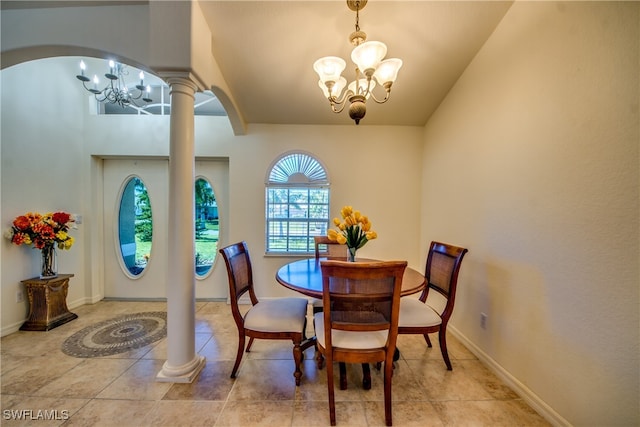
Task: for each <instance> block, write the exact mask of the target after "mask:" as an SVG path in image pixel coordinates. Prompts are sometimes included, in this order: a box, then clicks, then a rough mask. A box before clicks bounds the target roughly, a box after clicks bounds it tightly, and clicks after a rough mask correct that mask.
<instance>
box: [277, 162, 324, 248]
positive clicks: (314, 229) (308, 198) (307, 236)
mask: <svg viewBox="0 0 640 427" xmlns="http://www.w3.org/2000/svg"><path fill="white" fill-rule="evenodd" d="M328 226H329V179H328V177H327V172H326V170H325V168H324V167H323V166H322V164H320V162H319V161H318V160H317V159H316V158H314V157H313V156H311V155H310V154H307V153H303V152H290V153H285V154H284V155H283V156H281V157H280V158H278V159H277V160H276V161H275V162H274V163H273V165H272V167H271V168H270V170H269V173H268V176H267V182H266V248H267V253H272V254H273V253H287V254H310V253H313V252H314V243H313V236H322V235H326V234H327V228H328Z"/></svg>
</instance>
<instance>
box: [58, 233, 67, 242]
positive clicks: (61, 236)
mask: <svg viewBox="0 0 640 427" xmlns="http://www.w3.org/2000/svg"><path fill="white" fill-rule="evenodd" d="M67 236H68V234H67V232H66V231H58V232H57V233H56V239H58V241H62V242H64V241H65V240H67Z"/></svg>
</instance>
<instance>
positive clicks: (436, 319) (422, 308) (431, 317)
mask: <svg viewBox="0 0 640 427" xmlns="http://www.w3.org/2000/svg"><path fill="white" fill-rule="evenodd" d="M440 324H442V318H441V317H440V315H439V314H438V313H437V312H436V311H435V310H434V309H433V308H432V307H431V306H430V305H428V304H425V303H423V302H422V301H420V300H419V299H417V298H410V297H406V298H400V319H399V320H398V325H400V326H401V327H402V326H404V327H419V326H422V327H425V326H437V325H440Z"/></svg>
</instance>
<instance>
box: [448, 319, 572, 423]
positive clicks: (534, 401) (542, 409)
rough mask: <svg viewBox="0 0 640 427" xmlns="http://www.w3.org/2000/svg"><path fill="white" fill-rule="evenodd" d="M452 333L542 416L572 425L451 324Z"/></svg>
mask: <svg viewBox="0 0 640 427" xmlns="http://www.w3.org/2000/svg"><path fill="white" fill-rule="evenodd" d="M447 331H448V332H451V335H453V336H455V337H456V338H457V339H458V340H459V341H460V342H461V343H462V344H463V345H464V346H465V347H467V349H469V351H470V352H472V353H473V354H474V355H475V356H476V357H477V358H478V359H479V360H480V361H481V362H482V363H484V364H485V366H486V367H487V368H488V369H489V370H490V371H492V372H493V373H494V374H495V375H496V376H497V377H498V378H500V379H501V380H502V381H504V382H505V384H507V386H509V388H511V389H512V390H513V391H514V392H515V393H516V394H517V395H518V396H520V397H521V398H522V400H524V401H525V402H527V404H528V405H529V406H531V407H532V408H533V409H534V410H535V411H536V412H537V413H538V414H540V416H542V417H543V418H544V419H546V420H547V421H549V422H550V423H551V424H552V425H554V426H556V427H571V423H569V421H567V420H566V419H565V418H563V417H562V416H561V415H560V414H558V413H557V412H556V411H555V410H554V409H553V408H552V407H550V406H549V405H548V404H547V403H546V402H545V401H544V400H542V399H540V397H539V396H538V395H536V394H535V393H534V392H533V391H531V390H530V389H529V388H528V387H527V386H525V385H524V384H522V383H521V382H520V381H519V380H518V379H517V378H516V377H514V376H513V375H511V374H510V373H509V372H508V371H507V370H505V369H504V368H503V367H502V366H501V365H500V364H498V362H496V361H495V360H494V359H492V358H491V357H489V355H488V354H486V353H485V352H484V351H482V349H480V348H479V347H478V346H476V345H475V344H474V343H473V342H471V341H470V340H469V339H467V337H466V336H465V335H463V334H462V333H460V331H458V330H457V329H456V328H455V327H453V326H452V325H449V327H448V328H447Z"/></svg>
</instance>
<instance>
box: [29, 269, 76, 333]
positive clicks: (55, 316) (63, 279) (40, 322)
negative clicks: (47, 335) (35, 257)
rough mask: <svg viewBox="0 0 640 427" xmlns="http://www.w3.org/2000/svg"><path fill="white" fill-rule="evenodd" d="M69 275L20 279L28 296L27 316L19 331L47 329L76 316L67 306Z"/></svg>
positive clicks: (71, 275)
mask: <svg viewBox="0 0 640 427" xmlns="http://www.w3.org/2000/svg"><path fill="white" fill-rule="evenodd" d="M71 277H73V274H59V275H58V276H56V277H53V278H51V279H40V278H39V277H34V278H33V279H28V280H23V281H22V283H24V285H25V287H26V290H27V297H28V298H29V317H28V318H27V321H26V322H24V324H23V325H22V326H21V327H20V330H21V331H48V330H50V329H53V328H55V327H58V326H60V325H63V324H65V323H67V322H70V321H71V320H73V319H77V318H78V315H77V314H74V313H71V312H70V311H69V309H68V308H67V292H68V291H69V279H70V278H71Z"/></svg>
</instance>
